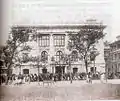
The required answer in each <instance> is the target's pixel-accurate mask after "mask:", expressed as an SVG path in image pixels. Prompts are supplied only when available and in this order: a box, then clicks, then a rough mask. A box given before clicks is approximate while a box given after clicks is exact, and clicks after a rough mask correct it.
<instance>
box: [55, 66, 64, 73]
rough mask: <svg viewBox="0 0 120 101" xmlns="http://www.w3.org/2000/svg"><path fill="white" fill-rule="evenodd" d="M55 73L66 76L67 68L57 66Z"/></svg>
mask: <svg viewBox="0 0 120 101" xmlns="http://www.w3.org/2000/svg"><path fill="white" fill-rule="evenodd" d="M55 73H57V74H64V73H65V66H56V67H55Z"/></svg>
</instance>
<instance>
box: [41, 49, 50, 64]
mask: <svg viewBox="0 0 120 101" xmlns="http://www.w3.org/2000/svg"><path fill="white" fill-rule="evenodd" d="M41 61H42V62H47V61H48V53H47V52H46V51H43V52H42V53H41Z"/></svg>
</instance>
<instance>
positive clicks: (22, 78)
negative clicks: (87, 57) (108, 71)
mask: <svg viewBox="0 0 120 101" xmlns="http://www.w3.org/2000/svg"><path fill="white" fill-rule="evenodd" d="M95 78H96V79H101V80H102V79H103V78H105V75H104V76H103V74H91V73H88V74H86V73H71V74H70V73H64V74H60V73H54V74H53V73H39V75H38V74H19V75H16V74H12V75H11V76H9V77H8V84H22V83H30V82H37V81H38V82H40V81H44V80H53V81H54V82H56V81H67V80H71V79H72V80H85V79H86V80H87V82H88V83H92V79H95ZM5 81H6V76H2V77H1V83H5Z"/></svg>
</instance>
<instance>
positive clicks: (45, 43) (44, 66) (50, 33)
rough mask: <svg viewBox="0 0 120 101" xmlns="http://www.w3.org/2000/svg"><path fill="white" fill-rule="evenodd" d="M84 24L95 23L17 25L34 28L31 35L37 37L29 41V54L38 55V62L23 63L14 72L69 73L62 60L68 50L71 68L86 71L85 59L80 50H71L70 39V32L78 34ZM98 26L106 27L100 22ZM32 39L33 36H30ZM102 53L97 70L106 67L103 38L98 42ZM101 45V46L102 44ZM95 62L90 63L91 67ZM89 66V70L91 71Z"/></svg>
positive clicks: (97, 61)
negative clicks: (69, 46)
mask: <svg viewBox="0 0 120 101" xmlns="http://www.w3.org/2000/svg"><path fill="white" fill-rule="evenodd" d="M83 26H93V25H90V24H88V25H50V26H49V25H45V26H43V25H41V26H17V27H15V28H23V27H24V28H25V27H26V28H31V29H32V30H33V32H32V33H30V35H31V36H32V35H33V34H34V35H36V39H35V40H32V41H29V42H27V43H26V44H29V45H30V46H31V47H32V50H31V52H30V53H29V56H31V57H38V59H37V60H38V62H34V63H33V62H31V63H26V64H24V63H23V64H21V66H20V67H19V66H18V68H14V69H13V73H14V74H19V73H22V74H31V73H32V74H34V73H36V74H37V73H38V72H39V73H44V72H50V73H59V72H60V73H68V72H70V70H69V67H68V65H67V64H66V63H65V62H64V61H62V60H61V57H62V56H63V54H67V53H68V52H69V53H71V54H72V63H71V70H72V72H73V73H76V72H85V65H84V62H83V60H81V59H80V58H78V56H79V52H78V51H77V50H75V49H74V50H72V51H69V50H68V49H67V47H68V40H69V36H68V35H69V33H72V34H76V33H78V32H79V31H80V29H81V28H82V27H83ZM94 26H96V28H99V29H104V26H101V25H100V24H96V25H95V24H94ZM30 40H31V38H30ZM97 45H98V46H97V48H98V51H100V55H99V56H97V57H96V63H95V66H96V68H97V69H96V71H103V70H104V69H105V62H104V44H103V40H102V39H101V40H100V41H99V43H98V44H97ZM99 45H100V46H101V47H100V46H99ZM92 65H93V64H91V65H90V67H91V66H92ZM90 67H89V71H90Z"/></svg>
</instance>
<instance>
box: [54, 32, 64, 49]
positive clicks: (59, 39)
mask: <svg viewBox="0 0 120 101" xmlns="http://www.w3.org/2000/svg"><path fill="white" fill-rule="evenodd" d="M54 46H58V47H61V46H65V35H62V34H61V35H54Z"/></svg>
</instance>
